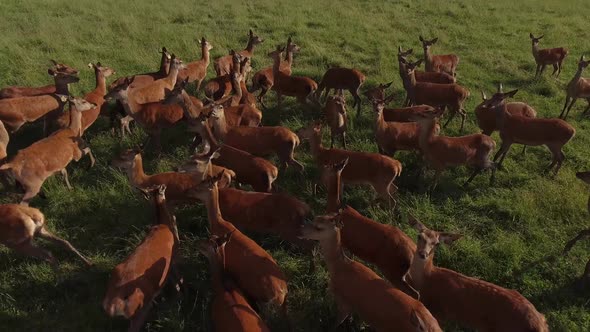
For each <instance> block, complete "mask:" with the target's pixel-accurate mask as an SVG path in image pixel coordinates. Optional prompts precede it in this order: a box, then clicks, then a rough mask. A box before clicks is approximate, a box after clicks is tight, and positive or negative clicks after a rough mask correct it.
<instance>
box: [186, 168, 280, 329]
mask: <svg viewBox="0 0 590 332" xmlns="http://www.w3.org/2000/svg"><path fill="white" fill-rule="evenodd" d="M222 176H223V174H219V175H217V176H212V177H207V178H205V179H204V180H203V181H202V182H201V183H199V184H198V185H197V186H196V187H195V188H192V189H191V190H190V191H189V196H190V197H192V198H195V199H198V200H200V201H201V202H203V204H205V206H206V208H207V219H208V221H209V227H210V231H211V233H212V234H214V235H217V236H223V235H224V234H227V233H233V234H232V240H231V241H230V242H229V243H228V244H227V246H226V248H225V249H226V252H227V257H226V258H227V260H226V268H227V271H228V273H229V274H231V275H232V276H234V277H235V281H236V283H237V284H238V286H239V288H240V289H241V290H243V291H244V293H245V295H246V296H247V297H248V298H250V299H251V300H252V301H254V302H255V303H259V304H267V303H268V304H272V305H275V306H279V307H280V308H281V311H282V314H283V316H284V317H285V318H286V315H287V302H286V298H287V294H288V289H287V282H286V277H285V275H284V273H283V271H282V270H281V269H280V268H279V266H278V265H277V263H276V262H275V260H274V259H273V258H272V256H270V255H269V254H268V252H266V251H265V250H264V249H262V248H261V247H260V246H259V245H258V244H257V243H256V242H254V241H252V240H251V239H250V238H249V237H247V236H246V235H244V234H243V233H242V232H240V230H238V229H237V228H236V227H235V226H234V225H233V224H232V223H231V222H229V221H226V220H225V219H224V218H223V217H222V214H221V210H220V204H219V189H218V186H217V182H218V181H219V179H220V178H221V177H222Z"/></svg>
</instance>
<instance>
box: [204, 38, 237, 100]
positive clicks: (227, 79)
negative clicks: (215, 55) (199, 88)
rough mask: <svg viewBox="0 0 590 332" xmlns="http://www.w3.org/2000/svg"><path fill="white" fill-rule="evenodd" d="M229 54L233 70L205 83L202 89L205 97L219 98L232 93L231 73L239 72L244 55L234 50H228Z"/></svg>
mask: <svg viewBox="0 0 590 332" xmlns="http://www.w3.org/2000/svg"><path fill="white" fill-rule="evenodd" d="M229 55H230V56H231V61H232V69H233V70H232V71H231V72H229V73H227V74H223V75H218V76H217V77H215V78H212V79H211V80H209V81H208V82H207V84H205V86H204V88H203V90H204V91H205V96H206V97H207V98H210V99H213V100H220V99H222V98H224V97H227V96H229V94H230V93H232V91H233V83H232V73H234V72H235V73H239V72H240V71H241V64H242V60H243V59H244V57H243V56H242V55H241V54H240V53H238V52H236V51H234V50H230V51H229ZM236 92H237V91H236Z"/></svg>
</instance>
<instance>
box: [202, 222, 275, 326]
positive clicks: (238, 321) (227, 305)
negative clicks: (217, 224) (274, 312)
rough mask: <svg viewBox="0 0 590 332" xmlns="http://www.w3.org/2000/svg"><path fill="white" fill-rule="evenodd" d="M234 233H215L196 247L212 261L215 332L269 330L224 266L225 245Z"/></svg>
mask: <svg viewBox="0 0 590 332" xmlns="http://www.w3.org/2000/svg"><path fill="white" fill-rule="evenodd" d="M232 234H233V233H227V234H225V235H223V236H217V235H212V236H211V238H209V239H208V240H203V241H200V242H199V243H198V246H197V249H198V250H199V251H200V252H201V254H203V255H204V256H205V257H207V260H209V270H210V275H211V288H212V289H213V301H212V303H211V320H212V321H213V325H214V326H215V330H216V331H261V332H263V331H264V332H270V330H269V329H268V327H267V326H266V324H265V323H264V321H263V320H262V319H261V318H260V316H258V314H257V313H256V311H255V310H254V309H252V307H250V304H249V303H248V300H247V299H246V296H245V295H244V294H243V292H242V290H240V288H239V287H238V286H237V285H236V282H235V281H234V280H233V277H232V276H231V275H230V273H229V272H228V271H226V268H225V262H226V258H225V246H226V244H227V243H228V242H230V241H231V237H232Z"/></svg>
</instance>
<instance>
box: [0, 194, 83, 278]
mask: <svg viewBox="0 0 590 332" xmlns="http://www.w3.org/2000/svg"><path fill="white" fill-rule="evenodd" d="M35 238H42V239H44V240H48V241H51V242H53V243H55V244H59V245H61V246H62V247H64V248H65V249H66V250H68V251H70V252H72V253H74V254H75V255H76V256H78V257H79V258H80V259H81V260H82V261H83V262H84V263H85V264H86V266H92V263H91V262H90V261H89V260H88V259H87V258H86V257H84V256H83V255H82V254H81V253H80V252H78V250H76V248H74V246H72V245H71V244H70V242H68V241H66V240H64V239H62V238H60V237H59V236H57V235H55V234H53V233H52V232H50V231H49V230H48V229H47V228H46V227H45V216H44V215H43V213H41V211H39V210H38V209H35V208H32V207H28V206H22V205H17V204H1V205H0V243H1V244H3V245H5V246H7V247H8V248H10V249H13V250H14V251H16V252H18V253H20V254H23V255H25V256H31V257H36V258H39V259H42V260H44V261H47V262H48V263H50V264H51V266H52V268H53V269H54V271H56V272H57V270H58V264H57V260H56V259H55V258H54V257H53V255H52V254H51V252H50V251H48V250H46V249H43V248H39V247H37V246H36V245H35V242H34V241H35Z"/></svg>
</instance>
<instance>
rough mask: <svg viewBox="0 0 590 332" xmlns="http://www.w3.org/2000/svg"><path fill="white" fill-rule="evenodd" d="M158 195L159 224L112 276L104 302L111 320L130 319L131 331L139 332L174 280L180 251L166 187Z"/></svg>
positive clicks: (156, 203) (159, 187) (158, 191)
mask: <svg viewBox="0 0 590 332" xmlns="http://www.w3.org/2000/svg"><path fill="white" fill-rule="evenodd" d="M156 191H157V193H156V194H155V195H154V200H155V206H156V211H157V216H158V224H157V225H155V226H152V228H151V229H150V231H149V233H148V234H147V235H146V237H145V238H144V240H143V241H142V242H141V243H140V244H139V246H137V248H135V250H134V251H133V252H132V253H131V255H129V257H127V259H125V261H123V262H122V263H120V264H119V265H117V266H116V267H115V268H114V269H113V272H112V273H111V278H110V280H109V284H108V286H107V292H106V295H105V297H104V300H103V302H102V307H103V309H104V311H105V312H106V313H107V315H109V316H110V317H116V316H122V317H124V318H126V319H128V320H130V321H131V322H130V325H129V330H128V331H130V332H131V331H133V332H139V331H140V330H141V329H142V327H143V325H144V323H145V321H146V319H147V316H148V314H149V312H150V310H151V309H152V306H153V302H154V300H155V299H156V297H157V296H158V295H159V294H160V292H161V291H162V288H163V287H164V285H165V284H166V282H167V281H168V279H169V278H170V277H171V275H172V274H171V272H172V271H171V270H173V265H174V263H175V256H176V251H177V250H178V249H177V248H178V233H177V231H176V219H175V218H174V216H173V215H171V213H170V212H169V211H168V207H167V205H166V195H165V192H166V186H164V185H160V186H158V187H157V189H156Z"/></svg>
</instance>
